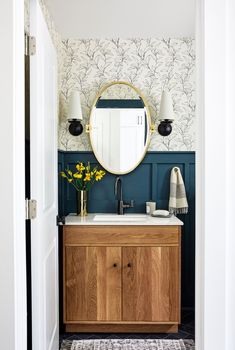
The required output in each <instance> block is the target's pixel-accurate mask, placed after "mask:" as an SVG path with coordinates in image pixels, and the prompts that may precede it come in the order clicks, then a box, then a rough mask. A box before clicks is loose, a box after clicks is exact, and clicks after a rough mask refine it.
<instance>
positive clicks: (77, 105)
mask: <svg viewBox="0 0 235 350" xmlns="http://www.w3.org/2000/svg"><path fill="white" fill-rule="evenodd" d="M67 119H68V122H69V124H70V125H69V132H70V134H71V135H73V136H78V135H81V134H82V132H83V126H82V124H81V121H82V107H81V100H80V95H79V92H78V91H72V93H71V95H70V96H69V102H68V117H67Z"/></svg>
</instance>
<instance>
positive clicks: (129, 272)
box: [122, 247, 180, 322]
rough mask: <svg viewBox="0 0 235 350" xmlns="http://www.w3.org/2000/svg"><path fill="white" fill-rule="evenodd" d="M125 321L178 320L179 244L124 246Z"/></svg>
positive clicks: (123, 285)
mask: <svg viewBox="0 0 235 350" xmlns="http://www.w3.org/2000/svg"><path fill="white" fill-rule="evenodd" d="M122 287H123V321H156V322H178V321H179V309H180V305H179V248H178V247H124V248H123V283H122Z"/></svg>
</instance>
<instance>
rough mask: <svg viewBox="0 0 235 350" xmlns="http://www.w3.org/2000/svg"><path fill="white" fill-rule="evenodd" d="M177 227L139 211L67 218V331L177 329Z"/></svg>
mask: <svg viewBox="0 0 235 350" xmlns="http://www.w3.org/2000/svg"><path fill="white" fill-rule="evenodd" d="M181 225H183V223H182V222H181V221H180V220H179V219H177V218H176V217H174V216H173V217H171V218H168V219H161V218H152V217H150V216H147V215H144V214H126V215H116V214H109V215H108V214H107V215H106V214H89V215H88V216H87V217H85V218H81V217H79V216H67V217H66V220H65V225H64V226H63V294H64V295H63V298H64V310H63V311H64V312H63V313H64V324H65V329H66V331H67V332H107V333H108V332H120V333H122V332H161V333H162V332H177V331H178V324H179V323H180V294H181V293H180V272H181Z"/></svg>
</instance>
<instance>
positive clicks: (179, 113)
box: [59, 38, 195, 151]
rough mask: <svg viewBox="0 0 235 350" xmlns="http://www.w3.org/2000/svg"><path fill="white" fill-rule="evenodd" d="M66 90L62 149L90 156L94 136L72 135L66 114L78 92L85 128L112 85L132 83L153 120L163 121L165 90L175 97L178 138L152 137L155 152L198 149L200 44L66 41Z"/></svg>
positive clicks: (63, 83) (181, 41) (63, 69)
mask: <svg viewBox="0 0 235 350" xmlns="http://www.w3.org/2000/svg"><path fill="white" fill-rule="evenodd" d="M62 51H63V53H62V54H63V59H62V60H60V62H61V63H62V65H63V66H62V67H61V68H60V71H61V87H60V126H59V148H60V149H62V150H79V151H86V150H90V149H91V147H90V143H89V135H87V134H86V133H85V132H84V133H83V134H82V135H81V136H80V137H74V136H71V135H70V134H69V133H68V125H67V123H66V114H67V106H66V103H67V101H68V96H69V94H70V93H71V91H72V90H78V91H79V92H80V95H81V101H82V110H83V117H84V121H83V123H84V125H85V124H88V123H89V114H90V110H91V106H92V103H93V101H94V99H95V97H96V95H97V93H98V92H99V90H100V88H101V87H103V86H104V85H105V84H107V83H108V82H110V81H116V80H124V81H128V82H130V83H132V84H133V85H134V86H136V87H137V88H138V89H140V90H141V91H142V93H143V94H144V95H145V97H146V98H147V101H148V104H149V107H150V112H151V117H152V119H153V121H154V123H155V124H156V125H158V121H157V116H158V113H159V107H160V97H161V92H162V89H163V88H167V89H168V90H169V91H170V92H171V94H172V97H173V103H174V111H175V115H176V119H175V122H174V123H173V132H172V134H171V135H170V136H168V137H162V136H160V135H159V134H158V133H157V132H155V133H154V134H153V136H152V141H151V144H150V148H149V150H150V151H192V150H194V148H195V43H194V39H191V38H183V39H171V38H168V39H157V38H149V39H135V38H133V39H128V40H124V39H100V40H98V39H97V40H96V39H89V40H74V39H73V40H71V39H68V40H63V41H62Z"/></svg>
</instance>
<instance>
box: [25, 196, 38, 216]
mask: <svg viewBox="0 0 235 350" xmlns="http://www.w3.org/2000/svg"><path fill="white" fill-rule="evenodd" d="M36 217H37V201H36V200H35V199H26V200H25V218H26V220H32V219H35V218H36Z"/></svg>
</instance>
